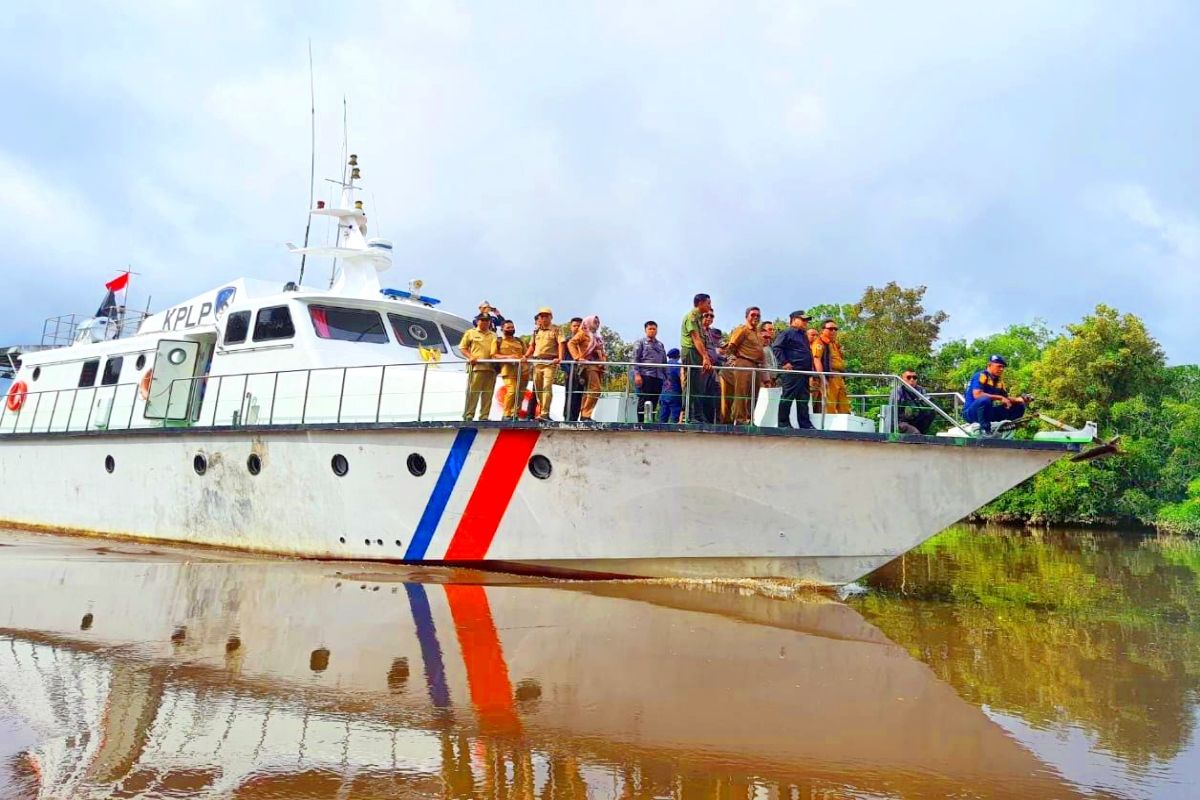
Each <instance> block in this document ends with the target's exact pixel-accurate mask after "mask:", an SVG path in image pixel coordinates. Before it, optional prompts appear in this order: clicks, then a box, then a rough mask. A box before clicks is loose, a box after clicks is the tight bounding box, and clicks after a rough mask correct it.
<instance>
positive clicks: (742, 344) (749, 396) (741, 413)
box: [725, 323, 766, 425]
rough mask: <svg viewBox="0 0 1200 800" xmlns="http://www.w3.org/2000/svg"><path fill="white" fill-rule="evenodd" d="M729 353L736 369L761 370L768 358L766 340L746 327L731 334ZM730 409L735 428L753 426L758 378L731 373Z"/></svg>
mask: <svg viewBox="0 0 1200 800" xmlns="http://www.w3.org/2000/svg"><path fill="white" fill-rule="evenodd" d="M725 353H726V354H727V355H729V356H732V358H733V366H735V367H753V368H755V369H761V368H762V366H763V361H764V359H765V358H766V354H765V353H764V351H763V341H762V337H761V336H760V335H759V333H758V329H757V328H752V327H750V325H749V323H743V324H742V325H739V326H737V327H736V328H734V329H733V333H731V334H729V344H727V345H726V346H725ZM726 374H727V376H728V377H727V379H726V381H727V383H728V386H729V391H728V393H727V394H728V405H729V408H728V409H727V411H726V418H727V419H728V420H729V421H730V422H732V423H733V424H734V425H749V424H750V422H751V420H752V419H753V417H752V414H751V406H752V404H753V398H754V395H755V394H757V392H758V383H759V381H758V374H757V373H754V372H749V371H746V370H740V369H738V370H727V371H726Z"/></svg>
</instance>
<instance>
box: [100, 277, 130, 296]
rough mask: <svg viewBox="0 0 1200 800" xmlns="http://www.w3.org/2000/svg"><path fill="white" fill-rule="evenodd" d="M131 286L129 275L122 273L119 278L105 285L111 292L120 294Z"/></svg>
mask: <svg viewBox="0 0 1200 800" xmlns="http://www.w3.org/2000/svg"><path fill="white" fill-rule="evenodd" d="M128 285H129V273H128V272H122V273H121V274H120V275H118V276H117V277H115V278H113V279H112V280H111V281H109V282H108V283H106V284H104V288H105V289H108V290H109V291H110V292H119V291H121V290H122V289H124V288H125V287H126V286H128Z"/></svg>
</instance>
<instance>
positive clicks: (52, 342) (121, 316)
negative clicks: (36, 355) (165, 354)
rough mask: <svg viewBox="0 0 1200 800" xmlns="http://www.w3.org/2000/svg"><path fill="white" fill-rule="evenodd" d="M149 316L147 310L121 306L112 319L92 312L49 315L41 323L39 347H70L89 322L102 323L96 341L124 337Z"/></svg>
mask: <svg viewBox="0 0 1200 800" xmlns="http://www.w3.org/2000/svg"><path fill="white" fill-rule="evenodd" d="M149 316H150V314H149V312H147V311H135V310H134V309H125V308H121V309H119V310H118V314H117V316H115V317H113V318H112V319H109V318H107V317H97V316H96V315H94V314H62V315H60V316H57V317H49V318H47V319H46V320H45V321H44V322H43V323H42V344H41V347H42V348H52V347H70V346H71V345H72V344H74V343H75V342H77V341H79V338H80V336H81V335H85V334H84V333H83V328H84V326H85V325H87V324H89V323H94V324H101V323H102V327H99V328H97V330H96V334H95V336H96V337H97V338H96V341H104V340H109V339H124V338H125V337H127V336H133V335H134V334H135V333H137V332H138V328H140V327H141V325H142V323H143V322H144V321H145V320H146V318H147V317H149Z"/></svg>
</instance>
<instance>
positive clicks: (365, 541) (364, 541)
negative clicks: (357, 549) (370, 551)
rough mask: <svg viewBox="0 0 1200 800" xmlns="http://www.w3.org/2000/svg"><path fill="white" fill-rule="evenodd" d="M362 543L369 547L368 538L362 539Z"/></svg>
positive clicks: (369, 541)
mask: <svg viewBox="0 0 1200 800" xmlns="http://www.w3.org/2000/svg"><path fill="white" fill-rule="evenodd" d="M363 544H365V545H366V546H367V547H370V546H371V540H370V539H363Z"/></svg>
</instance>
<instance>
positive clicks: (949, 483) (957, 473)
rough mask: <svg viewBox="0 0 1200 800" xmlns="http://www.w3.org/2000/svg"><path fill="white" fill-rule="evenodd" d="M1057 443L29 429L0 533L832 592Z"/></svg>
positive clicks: (1025, 471)
mask: <svg viewBox="0 0 1200 800" xmlns="http://www.w3.org/2000/svg"><path fill="white" fill-rule="evenodd" d="M1066 449H1067V448H1066V447H1064V446H1057V445H1033V446H1030V445H1017V444H1015V443H1009V442H1004V443H996V442H988V443H979V442H969V443H958V442H946V443H941V442H939V443H933V444H931V443H914V442H906V441H888V440H886V439H884V438H882V437H874V436H861V435H854V434H842V435H837V434H815V435H800V434H776V433H773V432H772V433H758V434H747V433H728V432H715V431H713V432H708V431H686V430H644V429H636V428H634V427H633V426H622V427H616V428H611V429H606V428H601V429H579V428H575V427H559V426H556V427H549V428H537V427H534V426H521V427H513V426H506V427H500V426H494V425H477V426H461V425H456V424H440V423H434V424H426V425H409V426H365V427H354V426H342V427H335V426H323V427H313V426H309V427H307V428H304V429H299V428H296V429H287V428H280V427H278V426H276V427H272V428H259V429H234V430H231V429H224V430H222V429H215V430H214V429H208V430H204V429H180V430H161V429H160V430H157V431H140V432H139V431H128V432H108V433H102V434H82V435H70V434H68V435H63V434H57V435H52V436H37V435H28V436H15V437H5V439H4V441H3V442H2V443H0V481H2V482H3V485H4V486H5V489H6V501H5V507H4V512H3V514H2V517H3V518H2V519H0V522H3V523H6V524H9V525H17V526H23V527H31V528H49V529H56V530H66V531H75V532H84V533H89V534H98V535H106V536H124V537H132V538H138V539H144V540H158V541H173V542H184V543H191V544H200V545H211V546H218V547H226V548H235V549H242V550H250V551H258V552H267V553H277V554H284V555H291V556H304V557H313V558H333V559H372V560H390V561H411V562H432V563H444V562H455V563H474V564H479V565H482V566H487V565H500V566H502V567H503V566H505V565H508V566H511V567H515V568H527V569H536V570H550V571H566V572H581V573H595V574H603V575H622V576H643V577H707V578H714V577H715V578H721V577H725V578H740V577H780V578H790V579H800V580H810V581H816V582H819V583H824V584H840V583H845V582H848V581H851V580H854V579H855V578H858V577H860V576H861V575H863V574H866V573H867V572H870V571H871V570H872V569H874V568H876V567H878V566H880V565H882V564H883V563H886V562H887V561H889V560H891V559H892V558H895V557H896V556H898V555H900V554H901V553H903V552H905V551H907V550H909V549H911V548H912V547H915V546H916V545H918V544H920V543H921V542H922V541H923V540H925V539H926V538H928V537H930V536H932V535H933V534H935V533H937V532H938V531H940V530H942V529H943V528H945V527H946V526H948V525H950V524H952V523H954V522H955V521H957V520H959V519H961V518H963V517H964V516H966V515H967V514H969V513H970V512H971V511H973V510H975V509H976V508H978V507H979V506H981V505H983V504H985V503H987V502H988V501H989V500H991V499H993V498H994V497H996V496H997V495H999V494H1000V493H1001V492H1003V491H1005V490H1006V489H1008V488H1009V487H1011V486H1014V485H1016V484H1017V483H1019V482H1020V481H1022V480H1024V479H1026V478H1028V477H1030V476H1031V475H1033V474H1035V473H1036V472H1038V471H1039V470H1040V469H1042V468H1044V467H1045V466H1046V465H1048V464H1049V463H1051V462H1052V461H1054V460H1055V459H1056V458H1058V457H1060V456H1061V455H1063V453H1064V452H1065V451H1066ZM252 454H253V455H256V456H258V458H259V460H260V462H261V471H260V472H259V474H251V472H250V471H249V469H248V467H247V460H248V458H249V457H250V456H251V455H252ZM412 454H416V455H417V456H419V457H420V458H422V459H424V462H425V466H426V471H425V473H424V474H423V475H419V476H415V475H413V474H410V470H409V468H408V463H407V462H408V459H409V456H410V455H412ZM336 455H341V456H344V458H345V459H346V463H347V465H348V467H349V470H348V472H347V474H346V475H344V476H338V475H336V474H335V473H334V471H333V469H332V467H331V462H332V460H333V459H334V457H335V456H336ZM198 456H199V457H201V458H203V459H204V460H205V462H206V466H207V469H206V471H205V473H204V474H203V475H200V474H197V472H196V471H195V470H194V469H193V461H194V459H196V458H197V457H198ZM537 456H542V457H544V458H545V459H546V460H548V463H549V466H550V469H551V474H550V475H549V477H547V478H545V479H539V478H538V477H536V476H535V475H534V474H532V472H533V470H532V469H531V466H530V459H531V458H535V457H537ZM109 458H111V464H112V466H113V470H112V472H111V473H110V472H108V471H107V469H106V460H107V459H109Z"/></svg>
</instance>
